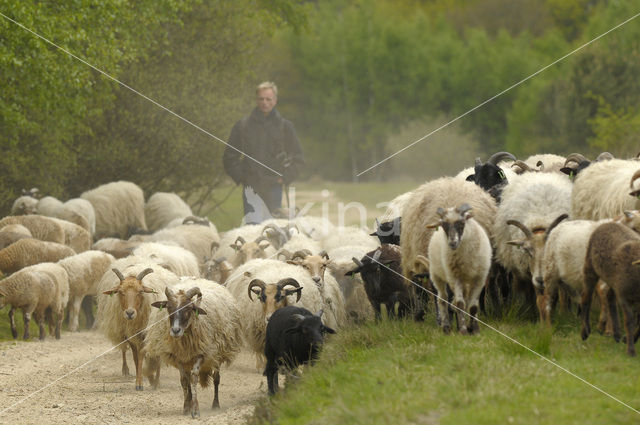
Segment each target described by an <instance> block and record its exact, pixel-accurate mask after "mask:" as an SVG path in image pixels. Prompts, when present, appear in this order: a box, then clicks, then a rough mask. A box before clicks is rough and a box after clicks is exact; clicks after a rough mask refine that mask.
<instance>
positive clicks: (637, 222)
mask: <svg viewBox="0 0 640 425" xmlns="http://www.w3.org/2000/svg"><path fill="white" fill-rule="evenodd" d="M613 221H616V222H618V223H620V224H624V225H625V226H627V227H628V228H630V229H631V230H633V231H635V232H636V233H640V211H638V210H631V211H625V212H624V213H623V214H622V215H619V216H618V217H616V218H614V219H613Z"/></svg>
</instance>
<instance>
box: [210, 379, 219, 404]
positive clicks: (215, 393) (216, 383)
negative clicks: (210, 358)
mask: <svg viewBox="0 0 640 425" xmlns="http://www.w3.org/2000/svg"><path fill="white" fill-rule="evenodd" d="M219 385H220V371H219V370H216V371H215V372H213V403H212V404H211V408H212V409H219V408H220V401H219V400H218V386H219Z"/></svg>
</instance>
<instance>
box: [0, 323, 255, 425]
mask: <svg viewBox="0 0 640 425" xmlns="http://www.w3.org/2000/svg"><path fill="white" fill-rule="evenodd" d="M19 327H20V326H19ZM110 348H111V344H110V343H109V342H108V341H107V339H106V338H105V337H104V336H102V335H101V334H100V333H98V332H97V331H84V332H79V333H69V332H63V334H62V338H61V339H60V340H59V341H56V340H55V339H53V338H51V337H47V339H46V340H45V341H44V342H39V341H37V340H34V341H31V342H23V341H18V342H16V343H13V342H3V343H0V412H1V413H0V423H2V424H4V423H19V424H38V425H42V424H45V423H56V424H61V423H92V424H93V423H108V424H111V423H140V424H142V423H144V424H167V423H195V422H196V421H194V420H192V419H191V417H190V416H187V417H185V416H183V415H182V389H181V387H180V382H179V379H178V372H177V370H175V369H173V368H169V367H163V369H162V372H161V375H160V386H159V387H158V389H157V390H151V389H150V387H149V386H148V382H147V381H145V390H144V391H136V390H135V383H134V379H135V378H134V377H132V376H130V377H124V376H122V374H121V368H122V360H121V359H122V357H121V354H120V350H119V349H116V350H112V351H110V352H109V353H107V354H105V355H103V356H101V357H99V358H98V359H96V360H94V361H91V360H93V359H95V358H96V357H97V356H99V355H100V354H102V353H104V352H105V351H107V350H109V349H110ZM127 360H128V364H129V370H130V371H131V373H132V374H135V366H134V365H133V360H132V358H131V353H130V352H128V359H127ZM89 361H91V363H89V364H87V365H85V366H84V367H82V368H81V369H79V370H77V371H75V372H73V373H70V372H71V371H73V370H74V369H75V368H77V367H79V366H81V365H83V364H84V363H86V362H89ZM65 374H69V375H68V376H66V377H64V378H62V377H63V376H65ZM59 378H62V379H60V380H59V381H57V382H55V383H54V384H53V385H51V386H50V387H48V388H46V389H44V390H42V391H40V392H38V393H37V394H35V395H34V396H33V397H31V398H29V399H28V400H26V401H23V402H22V403H21V404H18V405H16V406H15V407H13V408H11V409H8V408H9V407H10V406H12V405H14V404H15V403H18V402H20V401H22V400H23V399H24V398H25V397H27V396H29V395H30V394H32V393H34V392H35V391H38V390H40V389H41V388H43V387H45V386H46V385H48V384H50V383H52V382H53V381H55V380H56V379H59ZM265 393H266V381H265V380H264V378H263V377H262V376H261V374H260V373H258V372H257V370H256V368H255V359H254V357H253V356H252V355H250V354H249V353H248V352H246V351H243V352H242V353H240V355H239V356H238V357H237V358H236V361H235V362H234V363H233V364H232V365H231V366H230V367H227V368H223V369H222V371H221V382H220V406H221V409H220V410H215V411H214V410H213V409H211V402H212V400H213V389H212V388H207V389H206V390H204V391H203V390H202V389H200V388H199V387H198V400H199V402H200V415H201V418H200V421H199V423H215V424H242V423H245V422H246V416H247V415H250V414H251V413H252V412H253V405H254V403H255V401H256V400H258V399H259V398H260V397H262V396H264V394H265ZM7 409H8V410H7Z"/></svg>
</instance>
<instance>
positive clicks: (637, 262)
mask: <svg viewBox="0 0 640 425" xmlns="http://www.w3.org/2000/svg"><path fill="white" fill-rule="evenodd" d="M638 264H640V260H636V261H634V262H632V263H631V265H632V266H637V265H638Z"/></svg>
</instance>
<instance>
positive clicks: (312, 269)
mask: <svg viewBox="0 0 640 425" xmlns="http://www.w3.org/2000/svg"><path fill="white" fill-rule="evenodd" d="M296 259H298V260H296ZM287 263H290V264H295V265H298V266H300V267H302V268H303V269H305V270H306V271H307V272H308V273H309V275H311V279H312V280H313V282H314V283H315V284H316V286H317V287H318V289H320V291H321V292H322V291H324V272H325V270H326V269H327V266H328V265H329V263H330V260H329V254H327V251H321V252H320V253H319V254H316V255H311V252H310V251H309V250H307V249H305V250H303V251H296V253H294V254H293V257H292V259H291V260H289V261H287Z"/></svg>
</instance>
